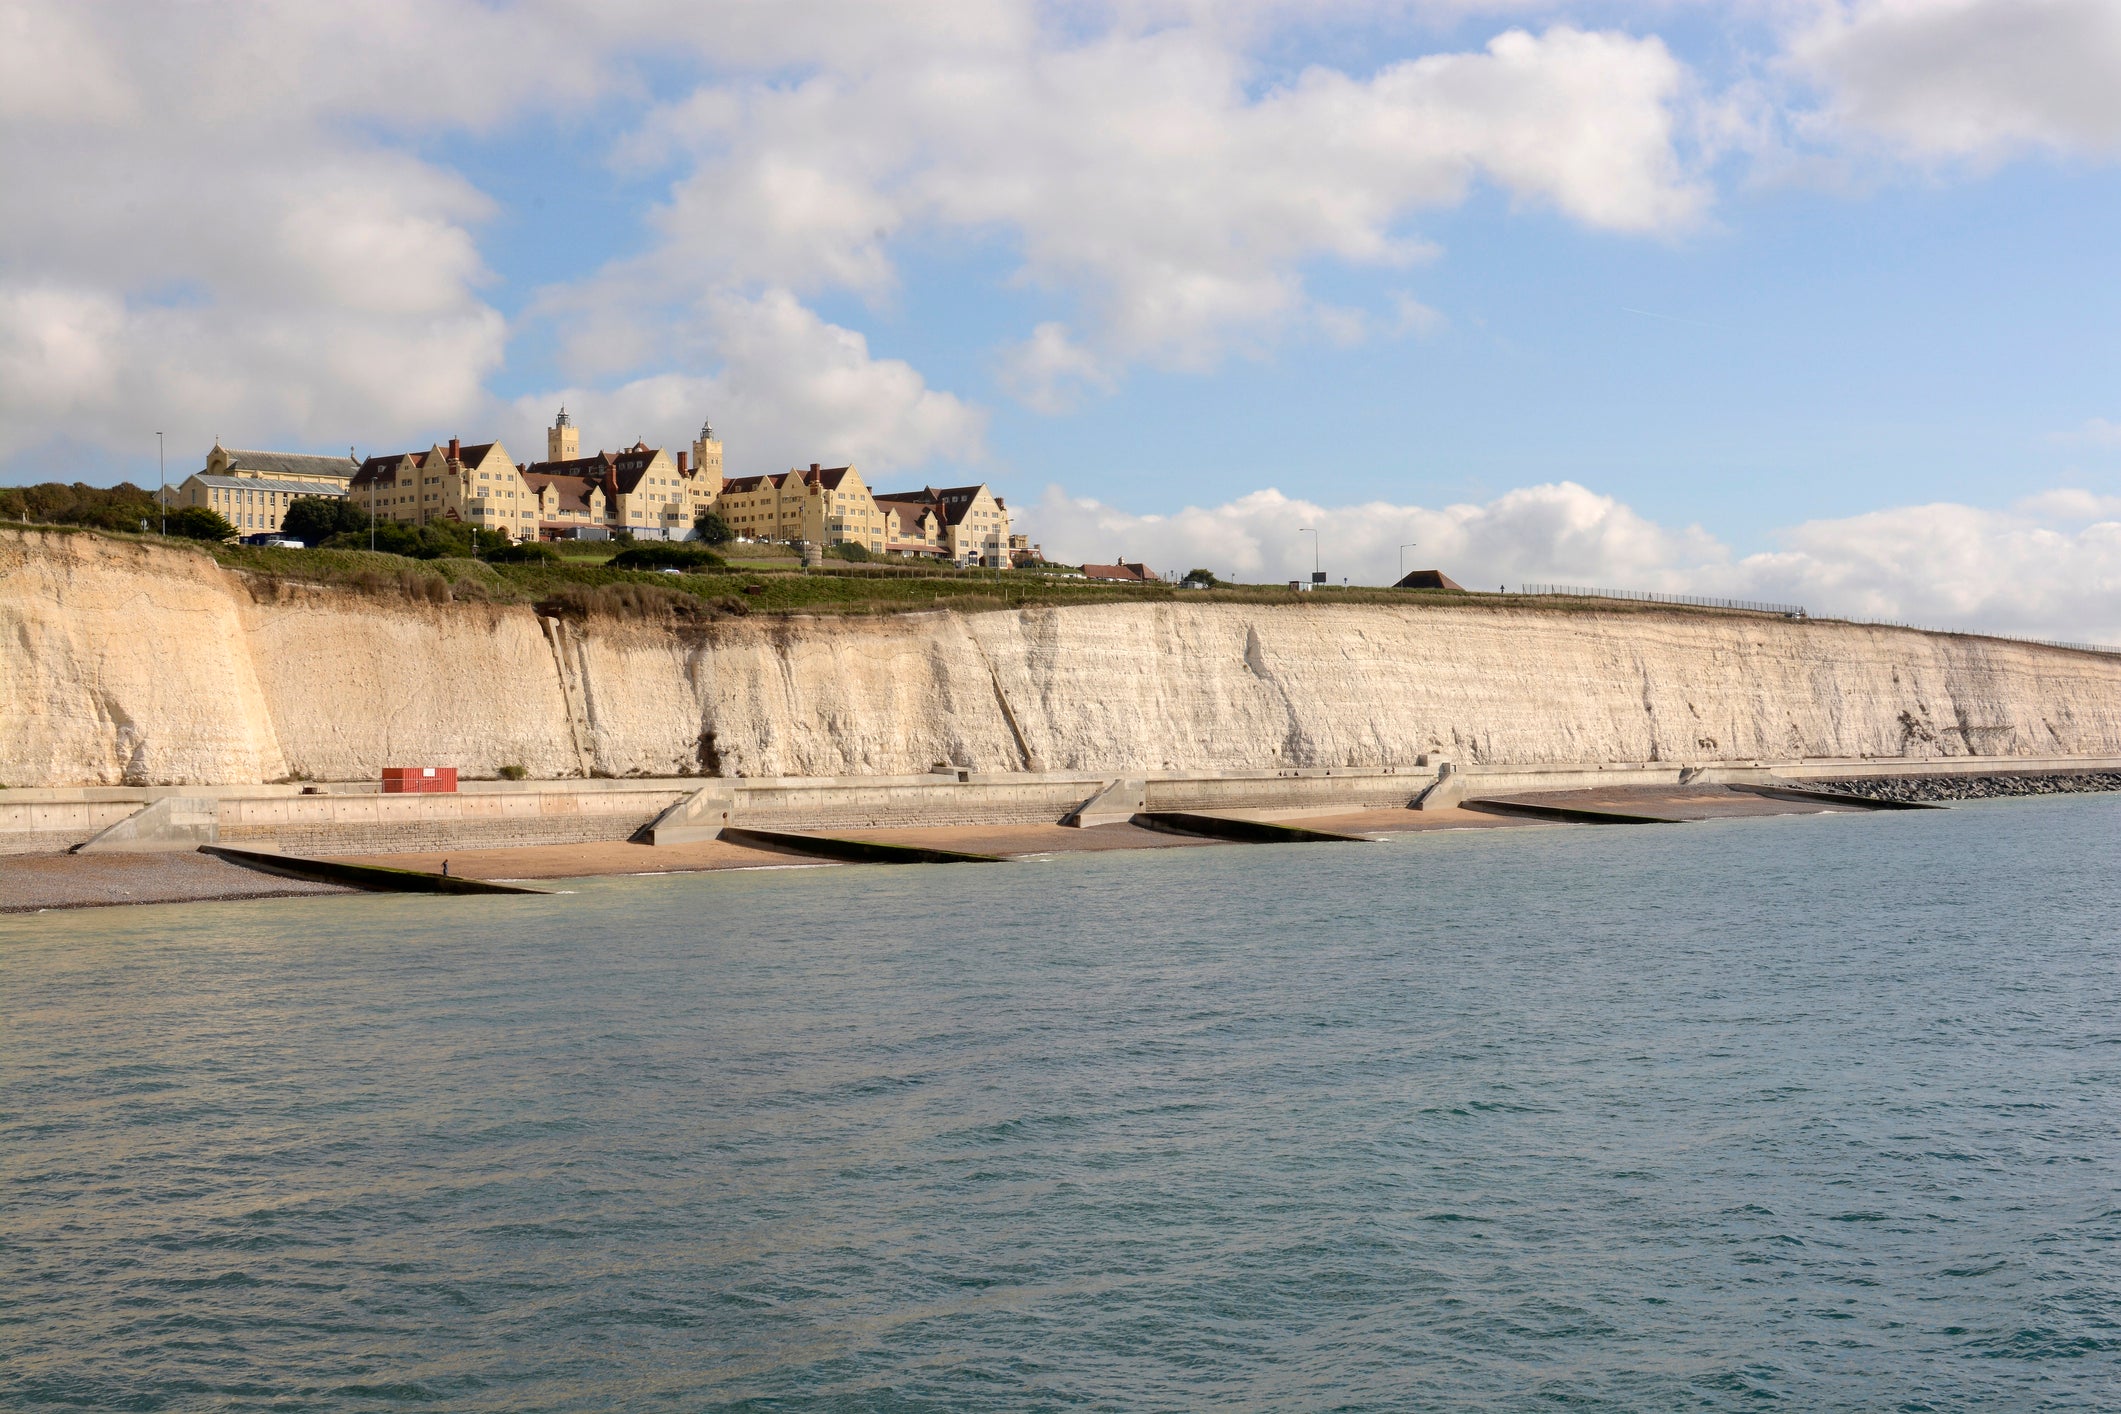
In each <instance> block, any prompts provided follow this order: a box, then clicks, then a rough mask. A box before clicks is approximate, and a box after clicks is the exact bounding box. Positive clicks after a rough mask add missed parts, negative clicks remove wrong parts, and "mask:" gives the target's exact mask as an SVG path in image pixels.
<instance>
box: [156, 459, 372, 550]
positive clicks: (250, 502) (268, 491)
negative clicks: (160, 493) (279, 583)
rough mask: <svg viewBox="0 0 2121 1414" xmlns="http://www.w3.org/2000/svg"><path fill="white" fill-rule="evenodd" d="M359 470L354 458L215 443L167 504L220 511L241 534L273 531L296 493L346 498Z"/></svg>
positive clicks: (170, 494)
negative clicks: (248, 449)
mask: <svg viewBox="0 0 2121 1414" xmlns="http://www.w3.org/2000/svg"><path fill="white" fill-rule="evenodd" d="M358 469H359V468H358V467H357V466H356V465H355V463H354V460H353V458H352V457H351V456H345V457H333V456H324V457H320V456H311V455H309V454H308V453H306V452H246V451H234V450H231V449H229V448H227V447H223V446H222V445H221V444H220V443H219V442H216V443H214V447H213V450H212V451H210V452H208V453H207V454H206V466H205V467H204V469H202V470H199V471H195V472H193V473H192V474H191V475H190V476H187V477H185V478H184V480H183V482H182V483H180V484H179V485H176V486H172V487H170V488H169V490H168V491H167V493H166V494H165V503H166V504H168V505H169V506H171V507H173V508H174V507H178V506H205V507H206V508H207V509H209V510H213V511H218V512H220V513H221V515H222V516H223V517H224V518H225V519H226V520H227V521H228V523H229V524H230V525H233V526H234V527H235V528H236V533H237V534H239V535H259V534H270V533H272V532H274V531H277V530H279V529H280V527H281V525H282V523H283V522H284V521H285V520H286V519H287V508H288V507H289V506H290V505H292V504H293V503H294V501H295V499H296V498H297V497H300V496H327V497H339V496H344V495H345V494H346V490H347V486H348V484H349V483H350V482H351V481H352V480H353V477H354V473H355V472H356V471H357V470H358Z"/></svg>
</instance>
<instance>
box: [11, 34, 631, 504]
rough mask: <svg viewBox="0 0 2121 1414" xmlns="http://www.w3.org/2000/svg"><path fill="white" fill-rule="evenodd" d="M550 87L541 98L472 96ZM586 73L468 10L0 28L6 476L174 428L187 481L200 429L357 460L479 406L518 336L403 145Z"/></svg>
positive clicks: (145, 442) (561, 89)
mask: <svg viewBox="0 0 2121 1414" xmlns="http://www.w3.org/2000/svg"><path fill="white" fill-rule="evenodd" d="M465 54H478V55H480V56H481V58H482V61H483V63H482V65H481V66H478V68H477V73H478V74H479V75H481V77H477V78H473V79H467V76H466V66H465V65H464V63H463V62H462V56H464V55H465ZM563 57H564V58H566V59H567V62H565V63H560V62H557V61H559V60H560V59H562V58H563ZM546 65H549V66H550V67H551V70H552V72H553V74H554V75H555V78H554V79H553V81H552V82H551V83H549V84H545V85H541V86H540V87H539V88H538V89H537V90H536V91H535V92H532V91H530V90H527V89H525V87H524V86H523V85H521V84H517V83H513V82H509V81H506V80H505V79H500V80H492V81H489V79H487V78H486V77H483V75H486V74H489V73H493V74H501V75H506V74H508V73H511V72H516V71H520V70H522V69H524V68H525V67H530V68H536V67H540V66H546ZM600 72H601V71H600V69H599V66H598V65H597V63H596V62H594V61H593V60H592V61H591V62H588V63H584V62H581V61H580V60H579V59H578V58H575V57H573V56H569V55H568V51H567V46H566V45H565V43H564V35H562V34H561V33H560V32H559V30H558V28H557V27H556V26H554V25H553V24H550V23H541V22H540V21H539V20H538V19H537V17H536V16H527V17H524V16H508V15H502V14H498V13H496V12H494V11H492V10H490V9H488V8H487V7H485V6H483V5H478V4H472V3H464V0H454V2H453V0H437V3H432V4H426V3H422V4H415V3H412V0H381V3H377V4H372V5H362V6H358V7H329V6H310V7H259V6H248V5H194V6H167V7H153V6H150V7H139V6H123V7H116V6H113V7H97V6H81V5H70V4H62V3H49V0H45V2H44V3H40V2H39V0H22V2H21V3H15V4H11V5H9V6H7V7H6V9H5V10H4V12H0V124H4V127H5V134H4V135H5V140H6V141H5V146H4V148H0V151H4V152H5V154H6V156H5V167H4V172H0V180H4V181H5V184H6V188H7V192H8V204H7V210H8V216H7V220H6V221H5V222H0V417H4V418H5V419H6V421H7V424H8V426H9V430H10V452H9V455H10V456H11V458H13V459H17V460H21V459H27V464H28V465H34V466H36V467H37V469H38V470H39V471H40V472H43V473H45V474H49V473H50V470H51V468H50V467H49V466H47V465H43V464H41V463H40V462H39V460H38V459H39V455H40V452H41V451H42V449H43V448H44V447H45V446H47V445H49V444H52V443H55V442H60V441H65V442H69V443H75V444H82V443H85V444H89V445H95V444H102V445H104V446H106V447H125V448H128V449H139V450H142V451H147V452H151V449H152V446H153V443H152V440H151V437H152V432H153V431H154V430H163V431H166V432H168V433H169V434H170V447H171V451H172V454H173V456H174V457H175V458H177V460H175V461H173V463H172V469H173V470H176V469H183V468H184V464H185V460H186V459H188V458H189V457H192V456H195V455H197V453H198V452H199V451H200V450H202V449H203V448H204V446H205V445H206V444H207V442H208V441H209V440H210V439H211V438H212V437H213V436H215V435H216V434H220V435H224V436H227V437H228V438H229V439H230V440H231V441H235V442H237V443H238V444H241V443H242V442H253V443H255V442H258V441H268V440H273V441H277V440H281V439H286V440H291V441H297V442H306V443H310V444H318V443H322V444H325V445H329V444H331V443H334V442H340V443H344V442H354V441H360V442H368V441H370V440H371V439H388V438H394V437H397V436H402V435H408V434H410V433H411V432H412V431H414V430H419V431H423V432H424V431H429V430H431V429H432V428H433V427H434V426H435V425H436V424H438V423H444V422H446V421H447V420H448V419H452V418H457V417H462V416H464V415H465V414H467V413H470V412H473V411H475V410H476V409H477V408H479V407H480V406H481V404H482V402H483V400H484V397H485V394H484V391H483V387H484V383H485V380H486V379H487V378H488V377H489V376H490V375H491V374H492V373H493V371H494V370H495V369H497V368H498V367H499V366H500V364H501V360H502V356H503V351H504V347H505V343H506V337H507V328H506V323H505V321H504V320H503V319H502V317H501V316H500V314H499V313H497V312H496V311H495V310H494V309H492V308H491V307H490V306H489V305H488V304H487V303H486V301H485V300H484V299H483V298H482V297H481V287H482V286H483V285H484V284H485V283H486V282H487V281H488V279H489V278H490V277H489V274H488V272H487V270H486V266H485V263H484V261H483V259H482V257H481V255H480V252H479V247H478V242H477V239H476V236H475V231H476V228H477V227H478V225H479V224H480V223H481V222H482V221H484V220H485V219H487V218H488V217H489V216H490V215H491V214H492V206H491V203H490V202H489V201H488V199H487V198H486V197H485V196H484V195H483V194H481V193H480V192H479V191H477V190H476V189H475V188H473V187H472V186H471V185H470V184H468V183H466V182H465V181H463V180H462V179H461V178H459V177H457V176H456V175H454V174H453V173H451V172H449V171H447V170H444V169H442V168H440V167H438V166H436V165H434V164H433V163H431V162H428V161H426V160H423V159H422V158H421V157H419V156H417V155H416V154H415V153H413V152H412V151H410V150H408V149H407V148H406V147H405V146H404V145H402V144H401V143H399V142H398V141H396V140H394V138H393V137H392V136H391V135H392V134H397V133H403V132H406V131H420V132H437V131H448V130H451V129H466V130H486V129H489V128H491V127H493V126H494V125H496V124H499V123H502V122H505V121H507V120H509V119H510V118H511V117H512V116H513V115H515V114H516V113H518V112H520V111H521V110H522V108H523V107H524V106H525V105H527V104H529V103H530V102H532V101H535V102H537V103H540V104H550V103H553V102H566V101H568V100H569V99H570V98H572V97H579V96H581V95H583V94H586V93H588V92H590V91H592V90H593V89H594V88H595V87H596V86H597V85H598V83H600V82H601V81H602V80H601V78H600V77H599V75H600Z"/></svg>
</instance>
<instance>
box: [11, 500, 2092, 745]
mask: <svg viewBox="0 0 2121 1414" xmlns="http://www.w3.org/2000/svg"><path fill="white" fill-rule="evenodd" d="M1437 751H1441V752H1443V753H1445V754H1448V755H1451V756H1453V757H1455V758H1456V759H1459V760H1461V761H1468V762H1474V761H1480V762H1503V763H1533V762H1602V761H1652V760H1663V761H1684V762H1689V763H1701V764H1708V763H1714V762H1718V761H1740V760H1756V759H1757V760H1767V761H1777V760H1791V759H1801V758H1805V757H1842V756H1879V757H1900V756H1925V755H1967V754H1982V755H2040V756H2051V755H2121V657H2109V656H2104V655H2098V654H2090V653H2078V652H2071V651H2068V650H2064V649H2054V648H2043V647H2038V646H2035V645H2030V644H2017V643H2009V642H2003V641H1999V640H1994V639H1984V638H1975V637H1966V636H1959V635H1945V634H1927V633H1920V632H1915V631H1912V630H1907V629H1890V628H1865V627H1856V626H1851V625H1846V624H1838V623H1832V622H1820V621H1813V622H1801V621H1800V622H1790V621H1784V620H1779V619H1770V618H1756V617H1748V616H1735V615H1734V616H1721V615H1711V614H1701V613H1692V612H1685V611H1678V610H1674V611H1654V610H1652V611H1645V610H1639V609H1632V608H1630V609H1614V610H1610V611H1584V612H1578V611H1570V610H1558V609H1552V608H1537V607H1530V606H1524V607H1519V606H1502V607H1493V606H1489V605H1487V604H1483V603H1477V602H1475V603H1467V604H1463V605H1452V604H1436V603H1434V602H1429V603H1422V604H1418V605H1409V606H1408V607H1405V608H1400V607H1396V606H1376V607H1373V606H1363V605H1334V604H1331V603H1330V602H1329V597H1328V596H1324V595H1321V596H1319V599H1318V600H1317V601H1315V602H1312V603H1305V604H1295V605H1287V606H1282V605H1243V604H1214V603H1187V602H1184V601H1180V602H1176V603H1172V604H1168V605H1165V604H1141V603H1115V604H1112V605H1110V606H1106V607H1095V608H1067V609H1023V610H1016V611H998V612H992V613H979V614H969V615H968V614H955V613H933V614H921V615H905V616H895V617H878V618H871V617H854V618H844V619H839V618H813V619H767V618H752V619H742V620H723V621H720V622H717V623H714V624H711V625H707V626H703V627H698V628H691V629H673V628H669V627H665V626H661V625H656V624H649V623H642V622H630V621H628V622H620V621H611V620H605V619H597V618H592V619H589V620H586V621H582V620H572V621H560V620H552V619H541V618H540V617H539V615H538V614H536V613H535V612H534V611H533V610H531V609H529V608H524V607H501V606H492V605H484V604H462V603H459V604H423V603H414V602H408V601H405V600H401V599H398V598H395V597H378V596H369V595H363V594H357V593H352V592H347V591H342V590H336V589H321V588H316V589H309V588H292V589H290V588H287V587H284V586H282V587H277V588H275V587H272V586H257V585H253V584H251V583H250V582H249V581H248V580H247V579H246V578H245V577H244V576H241V575H238V574H235V573H232V572H229V571H225V570H223V569H221V568H219V567H218V566H217V565H215V564H214V563H213V562H212V561H211V560H210V559H208V558H206V557H205V556H203V555H197V554H188V553H184V552H180V551H172V550H161V549H155V548H150V547H145V546H138V545H132V544H127V543H122V542H116V541H110V540H104V539H100V538H97V537H92V536H86V535H72V536H69V535H48V534H40V533H35V532H26V533H25V532H4V533H0V783H4V784H7V785H15V786H30V785H64V784H80V783H112V784H115V783H132V784H163V783H171V784H191V783H197V784H219V783H239V782H249V781H259V780H273V779H280V778H284V777H286V776H288V775H290V774H300V775H302V776H306V777H310V778H315V779H320V780H346V779H362V778H373V777H374V776H375V775H376V774H377V772H378V769H379V768H380V767H381V766H382V765H384V764H385V763H386V762H388V763H413V764H419V763H423V762H443V763H449V764H455V765H457V766H458V767H460V768H461V769H462V770H463V771H465V772H466V774H468V775H473V776H478V775H491V774H493V773H495V772H496V771H497V770H498V769H499V768H500V767H502V766H505V765H520V766H522V767H524V768H525V769H526V770H527V771H529V772H530V773H531V774H532V775H534V776H569V775H612V776H625V775H680V774H695V775H707V774H720V775H744V776H761V775H862V774H891V773H903V772H914V771H922V770H925V769H927V767H928V766H930V765H931V764H933V763H935V762H940V761H950V762H956V763H962V764H968V765H971V766H974V767H976V768H978V769H981V770H988V771H1010V770H1025V769H1043V770H1080V771H1086V772H1090V771H1094V772H1110V773H1118V772H1122V771H1137V770H1152V771H1155V770H1173V769H1175V770H1211V769H1217V768H1244V769H1257V768H1268V767H1274V766H1336V765H1397V764H1412V762H1413V761H1414V758H1415V757H1416V756H1417V755H1419V754H1421V753H1423V752H1437Z"/></svg>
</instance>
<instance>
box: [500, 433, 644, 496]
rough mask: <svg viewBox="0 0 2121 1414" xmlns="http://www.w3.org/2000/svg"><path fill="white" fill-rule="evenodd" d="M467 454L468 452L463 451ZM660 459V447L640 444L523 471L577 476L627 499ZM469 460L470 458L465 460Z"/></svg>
mask: <svg viewBox="0 0 2121 1414" xmlns="http://www.w3.org/2000/svg"><path fill="white" fill-rule="evenodd" d="M466 450H467V452H468V451H469V449H468V448H467V449H466ZM661 455H663V449H662V448H661V447H651V446H648V445H647V444H645V443H642V442H636V443H634V444H633V445H632V446H630V447H627V448H625V449H623V450H621V451H616V452H595V453H592V454H591V455H589V456H586V457H569V458H568V459H567V460H565V461H557V462H532V463H531V464H530V465H529V466H527V467H524V468H523V475H525V476H576V477H581V478H582V479H584V480H587V481H593V482H596V483H597V484H599V485H601V486H602V487H603V488H604V494H605V495H607V496H612V495H630V494H632V492H633V490H634V488H635V487H637V486H639V485H640V484H641V478H642V477H644V476H646V475H647V474H648V468H649V467H650V466H652V465H654V463H655V459H656V458H657V457H659V456H661ZM466 459H467V460H469V457H468V456H467V458H466Z"/></svg>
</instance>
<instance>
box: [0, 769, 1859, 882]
mask: <svg viewBox="0 0 2121 1414" xmlns="http://www.w3.org/2000/svg"><path fill="white" fill-rule="evenodd" d="M1495 798H1496V799H1498V800H1509V801H1520V802H1523V803H1526V804H1536V805H1557V806H1564V807H1571V808H1576V809H1586V810H1612V811H1619V812H1623V813H1629V814H1640V815H1651V816H1660V817H1663V818H1666V819H1672V820H1716V819H1729V818H1736V817H1743V816H1754V815H1803V814H1815V813H1818V812H1821V811H1826V810H1838V809H1860V808H1861V807H1858V806H1837V805H1833V804H1830V803H1828V802H1823V801H1805V800H1789V799H1783V798H1779V797H1775V796H1763V795H1754V794H1751V793H1750V792H1746V791H1739V790H1734V789H1731V788H1729V787H1726V786H1699V787H1618V788H1612V789H1605V790H1577V791H1535V792H1525V793H1520V794H1515V795H1509V796H1500V795H1498V796H1496V797H1495ZM1213 813H1215V814H1218V815H1226V816H1230V817H1233V818H1239V819H1256V820H1270V821H1276V822H1284V823H1288V824H1298V825H1302V826H1304V827H1305V828H1307V829H1316V830H1323V831H1328V832H1331V833H1336V834H1346V835H1365V836H1370V837H1373V838H1375V837H1383V836H1389V835H1402V834H1420V833H1427V832H1429V831H1433V830H1499V829H1574V828H1582V827H1581V826H1579V825H1572V824H1569V823H1565V822H1559V821H1543V820H1535V819H1527V818H1524V817H1513V816H1509V815H1491V814H1485V813H1482V812H1480V811H1477V810H1462V809H1450V810H1427V811H1423V810H1409V809H1404V808H1399V809H1382V810H1351V811H1342V812H1337V813H1335V812H1320V811H1315V810H1301V811H1273V810H1261V811H1246V810H1230V811H1216V812H1213ZM788 833H790V834H807V835H817V836H823V837H829V838H834V839H847V840H862V841H865V842H871V843H876V844H897V845H917V846H923V847H926V848H930V849H947V850H959V851H963V852H965V853H968V854H992V855H1000V856H1002V857H1003V858H1009V859H1020V858H1024V857H1027V856H1033V855H1053V854H1082V853H1098V852H1104V851H1109V850H1126V849H1199V848H1203V847H1207V846H1221V845H1227V844H1228V842H1227V841H1223V840H1213V839H1204V838H1199V837H1195V836H1188V835H1176V834H1166V833H1163V832H1161V831H1157V830H1144V829H1141V828H1138V827H1137V826H1134V825H1124V824H1121V825H1094V826H1092V827H1090V828H1089V829H1073V828H1070V827H1068V826H1065V825H1057V824H1055V825H937V826H928V827H923V828H913V829H872V830H865V829H844V830H801V831H789V832H788ZM331 857H332V858H334V859H338V860H341V861H342V862H344V863H348V864H373V865H381V866H383V867H385V868H391V869H417V870H422V871H425V872H428V873H440V872H441V871H442V866H443V864H444V862H445V861H446V862H447V864H448V865H449V872H450V873H452V874H456V875H458V876H461V877H463V878H469V879H493V880H517V879H579V878H591V877H597V876H605V875H625V874H688V873H710V872H713V871H716V870H723V869H804V868H831V867H835V865H834V861H831V860H826V859H818V858H814V857H811V856H807V855H802V854H796V853H790V852H784V851H781V850H775V849H766V848H757V847H753V846H750V845H740V844H733V843H730V842H727V841H724V840H704V841H701V842H699V843H696V844H683V845H665V846H663V847H662V848H657V847H655V846H653V845H645V844H632V843H626V842H606V843H594V844H555V845H526V846H521V847H517V848H513V849H484V850H480V849H456V850H423V851H414V852H408V853H399V854H364V855H334V856H331ZM349 892H353V891H352V890H349V889H346V888H343V887H341V886H339V885H336V884H322V883H310V882H307V881H305V880H300V879H285V878H281V877H278V876H276V875H271V874H265V873H261V872H258V871H255V870H251V869H245V868H243V867H242V866H240V865H237V864H231V863H228V862H226V861H223V860H220V859H215V858H211V857H209V856H207V855H201V854H93V855H74V854H62V855H16V856H10V857H8V858H6V859H4V860H0V912H21V911H28V910H35V909H43V908H93V907H97V906H101V905H106V904H120V903H179V902H190V901H202V900H209V899H244V898H287V897H294V896H300V895H305V894H337V893H349Z"/></svg>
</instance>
